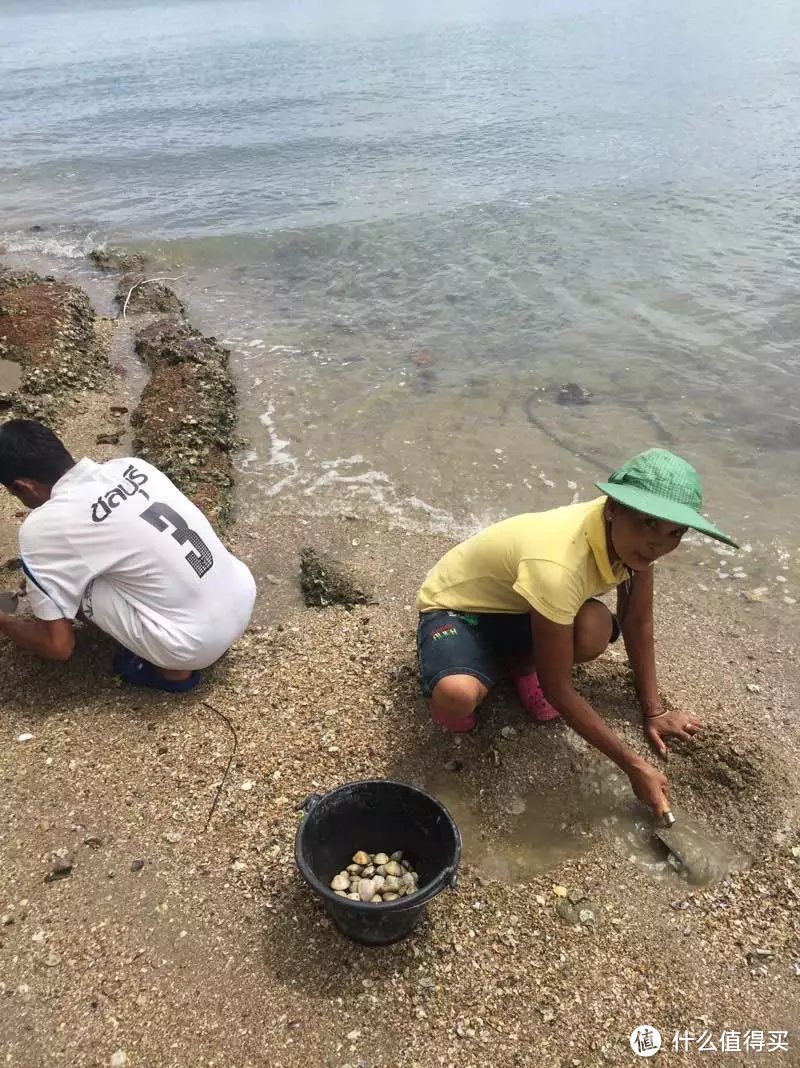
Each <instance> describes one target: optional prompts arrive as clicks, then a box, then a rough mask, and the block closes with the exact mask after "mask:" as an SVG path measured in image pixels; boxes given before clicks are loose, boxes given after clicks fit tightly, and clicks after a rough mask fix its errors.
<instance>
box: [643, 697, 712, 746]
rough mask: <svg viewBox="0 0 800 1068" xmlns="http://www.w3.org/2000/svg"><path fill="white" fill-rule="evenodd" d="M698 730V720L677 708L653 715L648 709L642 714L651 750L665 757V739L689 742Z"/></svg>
mask: <svg viewBox="0 0 800 1068" xmlns="http://www.w3.org/2000/svg"><path fill="white" fill-rule="evenodd" d="M699 730H700V720H699V719H698V718H697V717H696V716H691V715H689V713H688V712H681V710H680V709H678V708H669V709H666V710H665V711H663V712H656V713H655V714H654V713H653V712H651V711H650V709H648V710H647V711H646V712H645V713H644V733H645V735H646V736H647V740H648V741H649V742H650V744H651V745H652V746H653V748H654V749H655V750H656V751H657V752H658V753H660V755H661V756H666V753H667V746H666V741H665V740H666V739H667V738H677V739H678V740H679V741H681V742H691V740H692V738H694V736H695V734H697V732H698V731H699Z"/></svg>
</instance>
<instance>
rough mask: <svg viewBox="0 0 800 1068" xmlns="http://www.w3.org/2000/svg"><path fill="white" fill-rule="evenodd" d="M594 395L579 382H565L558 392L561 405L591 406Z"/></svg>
mask: <svg viewBox="0 0 800 1068" xmlns="http://www.w3.org/2000/svg"><path fill="white" fill-rule="evenodd" d="M591 398H592V394H591V393H590V392H589V390H588V389H584V387H583V386H581V385H579V384H578V383H577V382H565V383H564V385H563V386H560V387H559V390H558V403H559V404H573V405H577V404H590V403H591Z"/></svg>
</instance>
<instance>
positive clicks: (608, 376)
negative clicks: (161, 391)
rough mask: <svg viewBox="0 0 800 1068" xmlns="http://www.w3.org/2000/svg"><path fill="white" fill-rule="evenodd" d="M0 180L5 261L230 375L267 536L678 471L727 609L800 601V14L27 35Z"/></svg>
mask: <svg viewBox="0 0 800 1068" xmlns="http://www.w3.org/2000/svg"><path fill="white" fill-rule="evenodd" d="M0 144H1V145H2V152H1V153H0V249H5V251H6V253H7V254H9V255H11V256H12V257H17V258H22V259H24V258H25V257H28V258H32V259H36V260H37V262H39V261H46V262H47V263H50V264H52V265H53V267H54V269H57V270H60V271H66V272H69V273H71V274H73V275H75V276H76V278H77V279H78V280H84V279H88V280H89V281H91V278H90V275H91V268H90V267H89V265H88V264H87V262H86V261H85V258H84V253H85V251H86V250H87V249H88V248H91V247H94V246H95V245H97V244H102V243H104V242H108V243H112V244H123V245H126V246H132V247H135V248H139V249H143V250H145V251H147V252H148V253H150V254H151V255H152V256H153V258H154V262H155V263H156V264H157V269H158V273H159V274H164V275H166V276H169V277H170V278H173V279H174V282H173V284H174V286H175V288H176V289H177V290H178V291H179V292H180V293H181V295H182V296H184V297H185V299H186V300H187V302H188V304H189V307H190V311H191V314H192V316H193V318H194V319H195V320H196V321H197V322H198V323H199V324H200V325H202V326H203V328H204V329H206V330H208V331H210V332H212V333H214V334H216V335H217V336H218V337H220V338H224V339H226V340H227V342H228V343H229V345H230V347H231V350H232V353H233V361H234V366H235V369H236V373H237V376H238V380H239V384H240V386H241V396H242V424H243V425H242V429H243V432H244V433H245V434H246V436H247V437H248V439H249V446H248V448H247V450H246V451H245V452H244V453H243V455H242V457H241V458H240V461H239V463H240V468H241V471H242V493H243V494H244V495H245V496H246V498H247V500H248V503H249V505H250V507H251V508H264V509H272V510H274V509H282V510H284V511H294V512H302V513H308V514H314V513H319V512H346V513H358V514H375V515H376V516H382V517H388V518H390V519H391V521H392V522H396V523H400V524H402V525H404V526H407V527H413V528H426V529H427V528H434V529H441V530H447V531H451V532H452V533H453V534H454V535H455V534H459V533H462V532H464V531H468V530H472V529H475V528H476V527H477V526H478V525H480V524H482V523H485V522H488V521H490V520H493V519H496V518H499V517H500V516H503V515H505V514H509V513H512V512H518V511H524V510H528V509H531V508H540V507H550V506H553V505H556V504H561V503H566V502H568V501H570V500H571V499H572V498H573V496H574V495H575V494H579V495H581V496H582V495H585V494H588V493H591V492H592V485H593V482H594V480H595V479H596V478H598V477H600V476H602V475H604V474H606V473H607V472H608V470H610V469H611V468H613V467H614V466H616V465H617V464H618V463H620V462H621V461H622V460H624V459H625V458H626V457H627V456H628V455H629V454H631V453H633V452H635V451H638V450H639V449H641V448H644V447H647V446H649V445H664V446H666V447H670V448H673V449H675V450H676V451H679V452H681V453H683V454H684V455H685V456H686V457H687V458H689V459H690V460H692V461H693V462H694V463H695V464H696V466H697V467H698V468H699V470H700V471H701V474H702V475H703V478H704V483H705V486H706V498H707V505H708V510H709V513H710V514H711V515H712V517H713V518H714V519H716V520H717V521H718V522H720V524H722V525H723V526H724V527H725V528H726V529H729V531H730V532H731V533H732V534H733V535H734V536H738V537H739V538H740V539H741V540H742V541H743V542H744V543H746V545H747V550H748V551H747V552H746V553H745V554H742V555H740V556H739V557H737V561H736V564H734V563H732V562H731V561H729V560H727V558H725V557H720V556H717V555H713V554H712V555H711V556H709V553H708V552H706V553H705V556H706V557H708V558H709V561H710V562H708V563H707V572H708V580H709V581H726V582H729V583H738V584H739V585H740V586H742V587H746V586H752V585H754V584H755V579H754V575H756V574H757V575H758V582H765V583H766V584H767V585H768V586H769V587H770V590H771V594H770V596H780V597H781V599H786V601H787V603H789V604H791V603H793V602H794V600H795V597H796V596H800V594H798V593H797V587H798V585H800V581H798V565H799V564H800V558H799V556H798V544H799V542H800V539H799V538H798V535H797V516H798V502H799V501H800V494H799V493H798V490H799V489H800V476H799V475H798V470H799V469H800V464H798V460H800V399H798V398H799V397H800V390H799V388H798V387H800V361H798V333H799V332H800V331H799V329H798V328H799V327H800V300H798V279H799V278H800V275H799V274H798V271H799V269H800V187H798V182H797V173H798V160H800V4H798V3H797V2H796V0H762V2H760V3H758V4H755V3H752V2H747V3H745V2H736V0H733V2H731V0H724V2H723V0H652V2H648V3H642V2H641V0H543V2H540V3H532V2H527V3H523V2H521V0H513V2H511V0H509V2H503V0H494V2H489V0H487V2H485V3H480V2H476V0H463V2H446V3H430V0H428V2H427V3H421V2H418V0H409V2H403V3H400V2H399V0H397V2H395V0H392V2H388V0H387V2H383V3H382V2H379V0H374V2H372V3H369V4H367V3H364V2H348V0H338V2H337V0H317V2H303V0H298V2H295V3H285V2H274V3H267V2H263V3H259V2H255V0H240V2H235V0H229V2H225V0H222V2H219V0H218V2H214V3H198V2H196V0H178V2H172V3H146V2H142V0H129V2H117V3H110V2H108V0H94V2H92V0H89V2H86V0H84V2H81V0H78V2H75V3H71V4H69V5H67V4H64V3H61V2H55V0H52V2H42V0H26V2H24V3H21V2H17V0H4V2H3V3H2V5H0ZM569 383H573V384H575V386H578V387H580V390H578V389H575V388H574V387H571V389H570V391H568V392H569V396H570V397H572V396H577V395H578V394H580V396H581V397H582V398H583V399H584V400H586V401H588V403H584V404H578V405H574V404H564V403H561V401H562V400H564V399H567V398H565V397H564V396H563V395H562V387H563V386H564V385H566V384H569ZM581 391H585V393H583V392H581ZM735 566H738V572H736V573H734V571H733V570H732V569H733V568H734V567H735ZM704 574H705V573H704ZM735 574H738V576H739V577H735ZM781 579H782V580H783V581H782V582H781V581H779V580H781Z"/></svg>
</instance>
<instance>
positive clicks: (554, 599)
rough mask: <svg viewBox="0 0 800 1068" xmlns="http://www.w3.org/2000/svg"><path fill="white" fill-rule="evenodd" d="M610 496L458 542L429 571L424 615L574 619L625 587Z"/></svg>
mask: <svg viewBox="0 0 800 1068" xmlns="http://www.w3.org/2000/svg"><path fill="white" fill-rule="evenodd" d="M605 502H606V498H605V497H600V498H598V499H597V500H594V501H588V502H586V503H582V504H570V505H568V506H567V507H566V508H554V509H552V511H549V512H528V513H526V514H525V515H516V516H513V517H512V518H511V519H504V520H503V521H502V522H501V523H495V524H494V525H493V526H491V527H487V528H486V530H482V531H481V532H480V533H479V534H475V535H474V536H473V537H471V538H468V539H467V541H463V542H462V543H461V544H460V545H456V547H455V548H454V549H451V550H450V552H448V553H445V555H444V556H443V557H442V559H441V560H440V561H439V563H438V564H436V566H435V567H434V568H432V570H431V571H429V572H428V575H427V577H426V578H425V582H424V583H423V586H422V589H421V590H420V591H419V594H418V595H417V608H418V609H419V611H420V612H432V611H436V610H441V609H449V610H450V611H451V612H529V611H530V610H531V608H535V609H536V611H537V612H539V613H540V614H541V615H543V616H545V617H546V618H547V619H551V620H552V621H553V622H554V623H564V624H570V623H572V622H573V621H574V619H575V616H576V615H577V614H578V611H579V610H580V607H581V605H582V604H583V603H584V601H586V600H588V598H589V597H597V596H598V595H599V594H601V593H607V592H608V590H611V589H613V588H614V587H615V586H619V584H620V583H621V582H624V581H625V579H626V578H627V577H628V571H627V569H626V568H625V566H624V564H622V563H620V562H617V563H615V564H612V563H611V561H610V560H609V558H608V547H607V545H606V531H605V524H604V522H603V507H604V505H605Z"/></svg>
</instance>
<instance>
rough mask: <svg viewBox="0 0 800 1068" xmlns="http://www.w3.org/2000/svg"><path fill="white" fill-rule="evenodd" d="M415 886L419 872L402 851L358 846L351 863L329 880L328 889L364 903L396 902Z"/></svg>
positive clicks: (412, 891)
mask: <svg viewBox="0 0 800 1068" xmlns="http://www.w3.org/2000/svg"><path fill="white" fill-rule="evenodd" d="M418 889H419V875H417V873H416V872H415V871H414V870H413V869H412V867H411V864H410V863H409V861H407V860H404V859H403V853H402V850H398V851H397V852H396V853H391V854H388V853H365V852H364V851H363V850H361V849H360V850H359V851H358V852H357V853H354V854H353V860H352V863H350V864H348V865H347V867H346V868H345V869H343V870H342V871H340V872H339V874H338V875H334V877H333V878H332V879H331V890H333V892H334V893H335V894H337V895H338V896H339V897H347V898H349V899H350V900H351V901H362V902H364V903H365V904H375V905H377V904H380V903H381V902H383V901H397V899H398V898H401V897H410V896H411V894H415V893H416V892H417V890H418Z"/></svg>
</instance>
